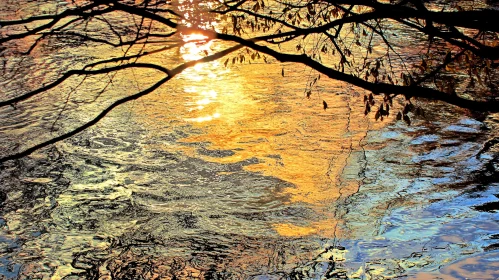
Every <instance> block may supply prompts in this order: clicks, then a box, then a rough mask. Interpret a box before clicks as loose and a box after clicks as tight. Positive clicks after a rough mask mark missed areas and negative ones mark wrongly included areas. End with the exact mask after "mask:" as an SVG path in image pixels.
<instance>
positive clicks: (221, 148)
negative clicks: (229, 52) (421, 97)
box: [0, 42, 499, 279]
mask: <svg viewBox="0 0 499 280" xmlns="http://www.w3.org/2000/svg"><path fill="white" fill-rule="evenodd" d="M198 47H199V46H198ZM223 47H224V45H220V44H219V43H218V44H217V43H216V42H215V43H213V45H211V46H210V51H214V50H217V49H221V48H223ZM193 48H197V47H193ZM86 51H87V50H85V49H77V50H75V49H68V48H62V49H59V50H58V52H57V53H56V54H55V55H54V57H53V58H52V59H53V61H45V60H43V59H39V58H37V56H36V55H33V58H32V59H33V61H28V62H24V63H28V64H30V63H33V64H35V65H39V66H40V65H42V67H43V66H44V65H50V66H51V67H57V65H56V66H54V63H60V65H64V61H61V59H62V58H67V57H77V56H78V55H79V54H80V52H81V53H85V52H86ZM94 53H98V54H99V55H100V56H102V57H106V56H107V55H109V54H110V50H109V49H106V48H102V50H101V51H100V52H94ZM196 55H198V52H197V50H196V49H194V50H190V49H188V48H187V49H182V50H180V51H179V52H178V53H174V52H172V53H170V54H169V55H168V56H167V55H164V56H161V55H160V56H155V57H153V58H151V60H154V61H156V62H157V61H161V62H164V63H165V64H168V65H171V64H177V63H180V62H181V61H183V60H184V59H185V60H189V59H193V58H195V57H196ZM172 57H173V58H172ZM223 61H224V60H221V61H218V62H212V63H208V64H203V65H199V66H196V67H195V68H191V69H188V70H186V71H185V72H184V73H183V74H181V75H180V76H178V77H177V78H175V79H174V80H172V81H171V82H169V83H167V84H165V85H164V86H162V87H161V88H160V89H159V90H157V91H155V92H154V93H152V94H150V95H148V96H146V97H144V98H141V99H139V100H137V101H134V102H131V103H128V104H126V105H124V106H121V107H119V108H117V110H115V111H113V112H112V113H111V114H110V115H109V116H107V117H106V118H105V119H103V120H102V121H101V122H99V124H97V125H96V126H94V127H92V128H91V129H88V130H86V131H85V132H83V133H80V134H78V135H77V136H75V137H73V138H71V139H69V140H67V141H64V142H62V143H58V144H56V145H54V146H53V147H50V148H48V149H45V150H42V151H40V152H37V153H35V154H33V155H32V156H30V157H27V158H24V159H21V160H19V161H11V162H7V163H5V164H3V165H2V166H0V168H1V169H0V170H1V173H0V174H1V175H0V190H1V193H0V194H1V197H0V198H1V201H2V204H1V220H0V222H1V223H0V226H1V236H0V274H1V275H3V276H5V278H8V279H9V278H19V279H49V278H53V279H61V278H64V279H85V278H86V279H110V278H113V279H174V278H175V279H192V278H201V279H288V278H290V279H324V278H326V279H335V278H342V277H343V278H344V277H348V278H351V279H384V278H388V279H390V278H395V277H400V278H409V279H432V278H435V277H443V278H445V279H462V278H464V277H468V278H473V279H494V278H497V277H499V274H498V272H497V271H499V255H498V253H497V248H498V247H499V245H498V244H499V241H498V239H499V224H498V219H499V216H498V212H497V210H498V209H499V208H498V206H499V202H498V201H499V195H498V194H499V190H498V189H499V185H498V182H497V179H498V177H497V171H496V170H497V164H498V154H497V149H494V147H492V148H491V149H486V150H482V148H483V146H484V143H486V142H487V141H488V140H489V139H492V138H494V137H497V133H496V131H497V126H498V118H497V116H475V115H472V114H470V113H468V112H465V111H460V110H458V109H455V108H450V107H447V106H444V105H440V104H433V103H429V104H424V106H425V107H426V108H428V109H427V110H426V116H425V117H424V118H423V117H420V118H419V119H415V120H414V121H413V125H412V126H407V125H405V124H402V123H396V122H394V121H393V120H391V119H388V120H385V121H384V122H380V121H377V122H376V121H374V120H373V119H372V116H369V117H364V115H363V102H362V98H363V92H358V90H357V89H355V88H351V87H349V86H348V85H346V84H341V83H338V82H335V81H327V80H324V79H323V80H322V81H321V82H320V83H319V88H318V91H317V92H314V94H313V95H312V96H311V98H310V99H307V98H306V97H305V93H304V87H305V84H306V83H307V82H308V81H309V75H310V73H309V70H307V69H305V68H303V67H302V66H299V65H294V64H285V65H281V64H278V63H276V62H272V63H269V64H265V63H263V62H254V63H252V64H236V65H233V66H230V67H227V68H226V67H224V66H223ZM74 63H76V64H78V63H80V62H78V61H75V62H74ZM81 63H83V62H81ZM283 68H284V73H285V75H284V77H282V76H281V73H282V69H283ZM157 77H158V76H157V75H156V74H155V73H152V72H139V71H128V72H124V73H123V74H120V75H117V76H116V77H115V78H114V82H113V84H112V85H111V86H110V87H109V92H107V93H104V94H103V95H102V96H100V97H98V98H97V99H96V101H95V102H90V101H93V100H94V98H95V97H96V95H95V92H96V91H95V90H93V87H96V88H98V85H99V83H102V81H103V80H104V81H106V80H105V77H100V76H99V77H97V78H94V79H89V80H87V81H86V82H85V83H83V84H82V86H81V88H80V89H79V90H77V91H76V92H74V93H73V94H72V96H71V100H72V101H71V102H69V103H68V104H66V103H65V100H66V99H65V98H66V94H67V92H68V89H69V88H71V87H74V85H75V84H78V83H79V80H77V79H74V80H69V81H68V82H66V83H64V84H63V85H62V86H61V87H60V88H58V89H57V90H53V91H50V92H49V93H48V94H47V95H44V96H43V97H39V98H36V99H33V100H30V101H27V102H25V103H23V104H18V106H17V109H14V108H4V109H2V110H1V111H0V114H1V115H2V123H1V124H0V133H1V134H0V139H2V146H1V150H2V152H3V153H8V152H10V151H12V150H14V149H16V148H18V147H20V148H26V147H27V146H29V145H32V144H33V143H35V142H38V141H41V139H47V138H49V137H51V136H52V135H54V134H55V133H57V131H66V130H68V129H70V128H71V127H75V126H76V125H78V124H80V123H81V122H83V121H85V120H88V119H89V118H90V117H91V116H92V114H94V113H95V112H97V111H98V110H99V109H100V108H103V106H105V105H106V104H108V103H109V100H113V99H116V98H117V97H119V96H121V95H122V94H124V93H125V94H127V93H130V92H131V91H134V90H140V89H143V88H145V87H146V86H147V85H149V84H151V83H152V82H153V81H154V80H155V79H156V78H157ZM37 79H49V78H47V77H44V78H38V77H37V76H36V75H35V76H32V77H29V78H26V83H24V86H29V85H30V84H29V83H30V82H31V86H32V87H33V88H36V87H37V85H39V80H37ZM4 85H5V83H4ZM9 86H12V87H13V85H9V84H8V85H7V88H8V87H9ZM9 93H10V92H9ZM89 93H90V95H89ZM322 100H326V101H327V103H328V104H329V108H328V109H327V110H322ZM64 106H66V110H65V111H64V113H63V114H62V116H61V117H59V118H58V115H57V114H56V113H54V109H61V108H64ZM69 109H71V110H69ZM55 120H57V122H56V123H55V125H53V123H54V121H55ZM52 126H53V127H54V128H55V129H56V132H51V128H52ZM481 151H482V152H481Z"/></svg>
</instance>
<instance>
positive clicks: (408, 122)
mask: <svg viewBox="0 0 499 280" xmlns="http://www.w3.org/2000/svg"><path fill="white" fill-rule="evenodd" d="M404 122H405V123H406V124H407V125H411V118H409V116H408V115H404Z"/></svg>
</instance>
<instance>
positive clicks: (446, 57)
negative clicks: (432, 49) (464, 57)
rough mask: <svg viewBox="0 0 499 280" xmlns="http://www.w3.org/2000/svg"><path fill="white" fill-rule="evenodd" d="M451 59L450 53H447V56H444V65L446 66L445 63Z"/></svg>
mask: <svg viewBox="0 0 499 280" xmlns="http://www.w3.org/2000/svg"><path fill="white" fill-rule="evenodd" d="M451 59H452V54H451V52H450V51H447V54H446V55H445V58H444V63H445V64H447V63H449V62H451Z"/></svg>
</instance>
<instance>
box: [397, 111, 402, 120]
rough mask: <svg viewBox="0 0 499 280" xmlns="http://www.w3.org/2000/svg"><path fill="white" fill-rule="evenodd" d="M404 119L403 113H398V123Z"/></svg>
mask: <svg viewBox="0 0 499 280" xmlns="http://www.w3.org/2000/svg"><path fill="white" fill-rule="evenodd" d="M401 119H402V113H401V112H398V113H397V121H400V120H401Z"/></svg>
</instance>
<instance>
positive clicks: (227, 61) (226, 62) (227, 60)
mask: <svg viewBox="0 0 499 280" xmlns="http://www.w3.org/2000/svg"><path fill="white" fill-rule="evenodd" d="M228 63H229V59H228V58H227V59H226V60H225V62H224V66H225V67H227V64H228Z"/></svg>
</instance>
